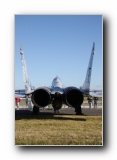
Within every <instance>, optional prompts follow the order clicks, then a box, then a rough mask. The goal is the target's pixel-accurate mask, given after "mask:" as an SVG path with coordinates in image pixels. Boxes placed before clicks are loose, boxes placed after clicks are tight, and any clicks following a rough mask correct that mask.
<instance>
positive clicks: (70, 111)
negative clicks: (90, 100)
mask: <svg viewBox="0 0 117 160" xmlns="http://www.w3.org/2000/svg"><path fill="white" fill-rule="evenodd" d="M82 113H83V114H84V116H102V108H101V107H100V108H91V109H90V108H82ZM31 115H33V112H32V109H26V108H20V109H19V110H17V109H15V118H16V119H17V117H19V116H31ZM38 115H76V114H75V110H74V108H62V109H60V111H59V113H54V111H53V110H52V109H47V108H44V109H40V111H39V113H38ZM77 116H79V115H77Z"/></svg>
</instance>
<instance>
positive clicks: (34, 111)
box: [33, 106, 39, 114]
mask: <svg viewBox="0 0 117 160" xmlns="http://www.w3.org/2000/svg"><path fill="white" fill-rule="evenodd" d="M38 112H39V107H37V106H33V114H38Z"/></svg>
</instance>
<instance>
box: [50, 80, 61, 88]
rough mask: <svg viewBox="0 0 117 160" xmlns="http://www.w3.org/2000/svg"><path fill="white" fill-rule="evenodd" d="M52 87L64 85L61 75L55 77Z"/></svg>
mask: <svg viewBox="0 0 117 160" xmlns="http://www.w3.org/2000/svg"><path fill="white" fill-rule="evenodd" d="M52 87H60V88H62V87H63V85H62V82H61V79H60V78H59V77H55V78H54V79H53V82H52Z"/></svg>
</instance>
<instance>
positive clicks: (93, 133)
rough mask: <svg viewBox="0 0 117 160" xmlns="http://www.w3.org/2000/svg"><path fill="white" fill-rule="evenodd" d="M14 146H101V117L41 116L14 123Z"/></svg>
mask: <svg viewBox="0 0 117 160" xmlns="http://www.w3.org/2000/svg"><path fill="white" fill-rule="evenodd" d="M15 144H16V145H102V117H101V116H75V115H70V116H63V115H55V116H54V117H49V116H47V115H46V116H45V117H44V116H43V117H40V118H39V116H38V118H37V117H33V118H32V119H21V120H16V121H15Z"/></svg>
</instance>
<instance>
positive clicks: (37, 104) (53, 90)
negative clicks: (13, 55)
mask: <svg viewBox="0 0 117 160" xmlns="http://www.w3.org/2000/svg"><path fill="white" fill-rule="evenodd" d="M94 50H95V43H93V47H92V50H91V55H90V59H89V64H88V68H87V73H86V77H85V81H84V83H83V86H82V87H80V88H77V87H74V86H69V87H64V86H63V84H62V81H61V79H60V78H59V77H58V76H57V77H55V78H54V79H53V81H52V85H51V87H39V88H37V89H33V90H32V88H31V85H30V82H29V79H28V74H27V70H26V63H25V59H24V53H23V50H22V47H21V46H20V54H21V61H22V67H23V75H24V83H25V95H31V100H32V103H33V113H34V114H37V113H38V112H39V109H40V108H42V107H46V106H48V105H49V104H51V105H52V107H53V109H54V112H55V113H57V112H58V111H59V110H60V109H61V108H62V105H67V106H68V107H73V108H74V109H75V112H76V115H82V110H81V104H82V103H83V100H84V95H89V94H90V82H91V72H92V64H93V57H94Z"/></svg>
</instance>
